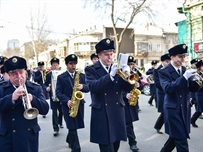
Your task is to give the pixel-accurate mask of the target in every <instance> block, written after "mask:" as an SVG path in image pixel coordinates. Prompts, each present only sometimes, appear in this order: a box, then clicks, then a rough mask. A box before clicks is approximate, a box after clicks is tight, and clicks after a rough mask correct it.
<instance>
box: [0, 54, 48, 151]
mask: <svg viewBox="0 0 203 152" xmlns="http://www.w3.org/2000/svg"><path fill="white" fill-rule="evenodd" d="M4 69H5V72H7V73H8V75H9V77H10V79H9V81H4V82H3V83H1V86H0V118H1V119H0V124H1V125H0V151H2V152H10V151H26V152H38V147H39V145H38V140H39V139H38V136H39V131H40V126H39V125H38V122H37V121H38V120H37V118H33V119H29V120H28V119H27V117H26V116H25V115H24V112H25V110H29V109H25V107H23V105H24V104H26V105H27V104H28V103H30V104H31V106H32V107H33V109H34V108H36V109H37V111H38V112H39V114H41V115H46V114H47V113H48V111H49V105H48V103H47V102H46V99H45V97H44V95H43V94H42V89H41V87H40V86H39V85H37V84H34V83H32V82H30V81H29V80H27V78H26V69H27V64H26V60H25V59H24V58H21V57H18V56H13V57H11V58H9V59H8V60H7V61H6V62H5V63H4ZM24 84H25V87H26V88H25V87H22V86H21V85H24ZM26 90H27V92H26ZM25 95H26V97H25ZM23 101H25V103H23ZM28 101H29V102H28ZM28 117H29V115H28Z"/></svg>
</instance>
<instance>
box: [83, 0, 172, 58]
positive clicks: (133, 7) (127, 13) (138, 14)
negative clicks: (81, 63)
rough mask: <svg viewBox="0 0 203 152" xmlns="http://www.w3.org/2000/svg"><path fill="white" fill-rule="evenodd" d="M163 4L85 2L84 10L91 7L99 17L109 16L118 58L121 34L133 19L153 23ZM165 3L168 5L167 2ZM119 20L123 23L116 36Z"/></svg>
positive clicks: (109, 0)
mask: <svg viewBox="0 0 203 152" xmlns="http://www.w3.org/2000/svg"><path fill="white" fill-rule="evenodd" d="M160 2H161V3H160ZM163 2H164V0H159V4H158V5H157V4H155V1H154V0H86V1H85V8H86V7H88V6H92V5H93V6H94V8H95V10H97V12H99V16H100V17H101V16H103V17H104V15H107V16H110V19H111V22H112V28H113V33H114V40H115V47H116V57H118V54H119V53H120V46H121V42H122V39H123V34H124V33H125V31H126V30H127V28H128V27H129V26H130V25H131V24H132V23H133V21H134V19H135V18H137V20H136V22H137V21H138V20H139V21H143V18H145V19H146V18H148V19H147V20H148V21H149V22H155V20H156V17H155V16H156V15H158V14H159V15H160V14H161V13H160V12H158V10H159V9H158V6H159V8H162V9H164V7H165V5H164V3H163ZM165 2H166V3H168V2H167V1H165ZM103 17H102V18H103ZM159 19H160V18H159ZM119 20H120V21H122V22H124V23H125V26H124V28H123V30H122V31H121V33H120V34H118V31H117V28H116V27H117V22H118V21H119ZM145 22H146V21H145Z"/></svg>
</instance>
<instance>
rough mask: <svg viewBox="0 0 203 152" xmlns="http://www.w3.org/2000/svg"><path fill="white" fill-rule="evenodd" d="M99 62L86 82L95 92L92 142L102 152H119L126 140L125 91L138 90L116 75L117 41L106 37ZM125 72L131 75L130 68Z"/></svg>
mask: <svg viewBox="0 0 203 152" xmlns="http://www.w3.org/2000/svg"><path fill="white" fill-rule="evenodd" d="M95 48H96V53H97V54H98V56H99V61H98V62H96V63H95V64H94V65H92V66H89V67H87V68H86V69H85V73H86V82H87V83H88V86H89V89H90V92H91V99H92V103H91V105H90V106H91V122H90V142H93V143H98V144H99V148H100V151H101V152H106V151H108V152H117V151H118V149H119V145H120V140H126V126H125V111H124V110H125V109H124V106H125V103H124V101H123V99H122V92H121V91H122V90H126V91H127V92H129V91H131V90H132V89H133V88H134V85H131V84H129V83H128V82H127V81H125V80H123V79H122V78H121V77H120V76H119V75H117V74H116V71H117V65H116V64H113V65H112V66H111V63H112V59H113V51H114V41H113V40H111V39H109V38H105V39H102V40H101V41H100V42H98V43H97V44H96V46H95ZM125 64H126V65H125V66H123V69H122V70H123V71H128V72H130V68H129V67H128V65H127V61H126V63H125Z"/></svg>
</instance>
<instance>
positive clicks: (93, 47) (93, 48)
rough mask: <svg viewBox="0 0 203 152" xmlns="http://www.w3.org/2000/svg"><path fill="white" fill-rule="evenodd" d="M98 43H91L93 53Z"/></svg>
mask: <svg viewBox="0 0 203 152" xmlns="http://www.w3.org/2000/svg"><path fill="white" fill-rule="evenodd" d="M96 44H97V43H96V42H90V50H91V51H94V50H95V45H96Z"/></svg>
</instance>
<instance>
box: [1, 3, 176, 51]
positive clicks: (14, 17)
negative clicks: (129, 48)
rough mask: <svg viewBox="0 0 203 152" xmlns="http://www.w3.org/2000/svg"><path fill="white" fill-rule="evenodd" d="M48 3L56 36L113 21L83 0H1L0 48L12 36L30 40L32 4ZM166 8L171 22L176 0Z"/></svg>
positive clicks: (34, 5)
mask: <svg viewBox="0 0 203 152" xmlns="http://www.w3.org/2000/svg"><path fill="white" fill-rule="evenodd" d="M39 3H40V4H41V5H44V4H45V3H46V5H47V14H48V19H49V20H48V22H49V26H50V28H51V29H52V31H53V33H52V35H51V36H52V37H53V39H65V38H66V37H67V34H66V33H69V32H70V30H71V29H77V30H85V29H86V28H89V27H90V26H93V25H98V24H100V25H105V24H110V22H109V21H104V20H103V21H102V20H101V19H100V18H98V16H97V17H96V16H95V13H94V12H93V9H91V8H88V9H83V5H84V0H0V26H3V28H0V50H1V49H5V48H6V46H7V41H8V40H9V39H18V40H19V41H20V45H22V44H23V43H24V42H27V41H30V39H29V36H28V32H27V30H26V28H25V27H26V25H28V24H29V21H28V20H29V13H30V9H31V8H35V9H36V8H37V6H39ZM168 5H169V8H168V10H165V11H164V12H163V14H165V16H166V18H167V21H168V22H170V23H172V24H173V22H174V21H175V20H179V19H178V18H174V14H175V16H176V17H177V15H176V14H177V11H176V0H174V3H170V4H168Z"/></svg>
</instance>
